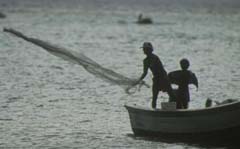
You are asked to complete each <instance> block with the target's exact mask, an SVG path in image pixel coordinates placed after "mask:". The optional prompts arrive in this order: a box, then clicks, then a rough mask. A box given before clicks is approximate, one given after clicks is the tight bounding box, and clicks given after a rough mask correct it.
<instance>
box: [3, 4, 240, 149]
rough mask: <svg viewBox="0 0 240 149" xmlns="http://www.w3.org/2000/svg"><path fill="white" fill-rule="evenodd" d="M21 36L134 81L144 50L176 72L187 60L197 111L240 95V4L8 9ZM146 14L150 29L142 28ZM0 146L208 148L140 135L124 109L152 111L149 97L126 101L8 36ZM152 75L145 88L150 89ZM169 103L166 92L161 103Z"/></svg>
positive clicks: (115, 90) (6, 23) (112, 88)
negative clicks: (149, 45) (79, 55)
mask: <svg viewBox="0 0 240 149" xmlns="http://www.w3.org/2000/svg"><path fill="white" fill-rule="evenodd" d="M0 4H1V6H0V7H1V11H2V12H3V13H5V14H6V15H7V18H5V19H1V20H0V27H1V30H2V29H3V27H7V28H13V29H16V30H19V31H21V32H23V33H24V34H25V35H27V36H29V37H34V38H38V39H42V40H45V41H48V42H50V43H54V44H56V45H59V46H61V47H65V48H67V49H71V50H74V51H76V52H78V53H84V54H85V55H86V56H88V57H89V58H91V59H93V60H94V61H96V62H97V63H99V64H100V65H101V66H104V67H106V68H108V69H111V70H113V71H115V72H118V73H120V74H122V75H124V76H127V77H130V78H136V79H137V78H138V77H140V75H141V73H142V60H143V59H144V57H145V56H144V54H143V52H142V50H141V49H139V47H141V46H142V43H143V42H144V41H150V42H152V44H153V46H154V53H156V54H157V55H158V56H159V57H160V59H161V61H162V62H163V64H164V67H165V69H166V70H167V71H168V72H170V71H174V70H177V69H180V66H179V60H180V59H182V58H187V59H189V61H190V63H191V66H190V70H191V71H193V72H194V73H195V74H196V76H197V77H198V80H199V89H198V90H196V88H195V87H194V86H190V92H191V102H190V108H191V109H194V108H203V107H204V104H205V101H206V99H207V98H211V99H213V100H216V101H222V100H224V99H228V98H239V97H240V93H239V90H240V75H239V74H240V71H239V70H240V26H239V23H240V12H239V11H238V9H237V8H238V7H239V2H237V1H234V0H231V1H227V0H225V1H224V0H222V1H219V2H216V1H212V2H209V3H208V2H207V1H205V0H204V1H202V2H196V1H194V0H185V1H184V0H182V1H174V0H172V1H164V0H161V1H157V0H149V1H144V0H141V1H137V0H129V1H127V0H122V1H117V0H116V1H114V0H102V1H101V0H89V1H87V0H79V1H77V0H69V1H64V0H52V1H50V0H49V1H48V0H44V1H37V0H36V1H34V0H32V1H31V0H21V1H17V0H9V1H4V0H1V1H0ZM140 13H142V14H143V15H144V16H149V17H151V18H152V19H153V22H154V23H153V24H151V25H139V24H136V20H137V17H138V15H139V14H140ZM0 52H1V54H0V75H1V78H0V132H1V133H0V148H117V149H118V148H133V149H138V148H142V149H145V148H159V149H160V148H170V149H181V148H203V147H201V146H198V145H191V144H183V143H165V142H159V141H153V140H149V139H144V138H141V137H134V135H133V132H132V130H131V126H130V121H129V117H128V113H127V111H126V109H125V108H124V104H128V103H135V104H138V105H143V106H146V107H149V106H150V105H151V89H150V88H146V87H142V88H141V90H137V89H136V92H135V93H134V94H132V95H128V94H126V93H125V91H124V90H123V89H122V88H121V87H120V86H118V85H114V84H110V83H108V82H105V81H103V80H101V79H99V78H96V77H95V76H94V75H92V74H90V73H88V72H87V71H85V69H84V68H83V67H81V66H79V65H74V64H71V63H69V62H67V61H64V60H62V59H61V58H58V57H55V56H53V55H51V54H49V53H48V52H46V51H44V50H42V49H41V48H39V47H37V46H35V45H33V44H31V43H28V42H26V41H24V40H22V39H19V38H16V37H15V36H12V35H10V34H8V33H4V32H2V33H1V34H0ZM151 77H152V76H151V73H150V72H149V74H148V76H147V77H146V78H145V81H146V82H147V83H148V84H150V85H151ZM167 100H168V97H167V95H166V94H165V93H160V94H159V98H158V107H160V105H161V103H160V102H161V101H163V102H166V101H167Z"/></svg>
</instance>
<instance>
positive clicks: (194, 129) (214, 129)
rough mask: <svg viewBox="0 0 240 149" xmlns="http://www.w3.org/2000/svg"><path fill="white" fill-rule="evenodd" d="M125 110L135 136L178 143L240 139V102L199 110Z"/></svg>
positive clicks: (129, 107) (130, 106) (128, 107)
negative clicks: (176, 141)
mask: <svg viewBox="0 0 240 149" xmlns="http://www.w3.org/2000/svg"><path fill="white" fill-rule="evenodd" d="M125 107H126V108H127V110H128V112H129V117H130V122H131V127H132V130H133V132H134V134H135V135H136V136H154V137H155V136H157V137H159V138H162V139H173V140H178V141H213V140H215V141H221V140H224V141H227V140H228V141H232V140H233V139H234V138H239V137H240V102H235V103H231V104H226V105H221V106H216V107H211V108H204V109H197V110H174V111H170V110H169V111H167V110H161V109H156V110H155V109H150V108H149V109H148V108H142V107H138V106H135V105H125Z"/></svg>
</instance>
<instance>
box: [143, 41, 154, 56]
mask: <svg viewBox="0 0 240 149" xmlns="http://www.w3.org/2000/svg"><path fill="white" fill-rule="evenodd" d="M141 48H143V52H144V53H145V54H146V55H148V54H151V53H152V52H153V46H152V44H151V42H144V43H143V46H142V47H141Z"/></svg>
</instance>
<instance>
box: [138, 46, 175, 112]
mask: <svg viewBox="0 0 240 149" xmlns="http://www.w3.org/2000/svg"><path fill="white" fill-rule="evenodd" d="M141 48H143V52H144V54H145V55H146V56H147V57H146V58H145V59H144V60H143V74H142V76H141V77H140V78H139V80H138V81H137V82H136V84H137V83H139V82H141V81H142V80H143V79H144V78H145V76H146V75H147V73H148V69H150V70H151V72H152V74H153V79H152V80H153V84H152V108H156V105H157V97H158V93H159V91H162V92H167V93H168V95H169V99H171V100H175V95H174V93H173V90H172V87H171V84H170V82H169V80H168V76H167V72H166V71H165V69H164V68H163V65H162V62H161V61H160V59H159V57H158V56H157V55H155V54H153V46H152V44H151V43H150V42H144V43H143V47H141Z"/></svg>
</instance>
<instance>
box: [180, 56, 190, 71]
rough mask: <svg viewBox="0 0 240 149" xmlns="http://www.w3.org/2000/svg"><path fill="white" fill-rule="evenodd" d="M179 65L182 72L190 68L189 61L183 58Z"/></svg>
mask: <svg viewBox="0 0 240 149" xmlns="http://www.w3.org/2000/svg"><path fill="white" fill-rule="evenodd" d="M180 65H181V68H182V69H183V70H187V69H188V67H189V66H190V64H189V61H188V60H187V59H185V58H184V59H181V60H180Z"/></svg>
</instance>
